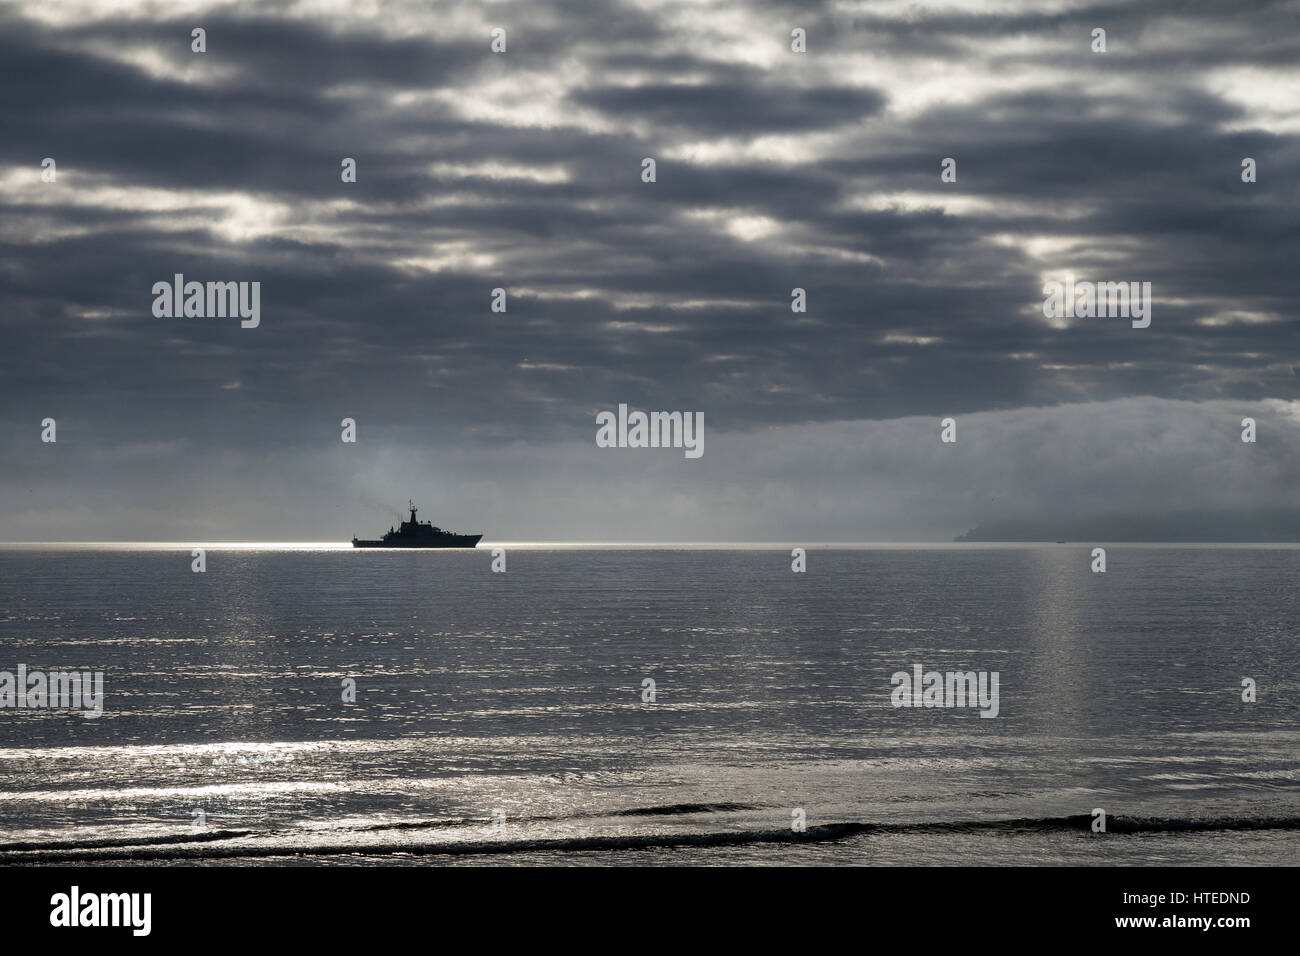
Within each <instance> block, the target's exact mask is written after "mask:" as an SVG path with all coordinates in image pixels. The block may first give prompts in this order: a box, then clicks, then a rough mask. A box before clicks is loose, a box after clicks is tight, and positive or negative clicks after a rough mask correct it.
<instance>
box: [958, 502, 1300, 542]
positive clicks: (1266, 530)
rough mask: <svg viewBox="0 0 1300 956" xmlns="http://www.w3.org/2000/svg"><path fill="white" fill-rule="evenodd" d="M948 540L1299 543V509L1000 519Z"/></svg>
mask: <svg viewBox="0 0 1300 956" xmlns="http://www.w3.org/2000/svg"><path fill="white" fill-rule="evenodd" d="M953 540H954V541H1144V542H1160V541H1164V542H1170V543H1179V542H1192V541H1206V542H1229V541H1231V542H1259V543H1266V542H1300V510H1297V509H1269V510H1246V509H1242V510H1236V511H1190V510H1189V511H1166V512H1162V513H1159V514H1148V513H1144V514H1133V513H1115V514H1107V515H1094V516H1092V517H1087V518H1069V517H1055V518H1003V519H996V520H993V521H988V522H985V523H983V524H979V525H976V526H975V527H974V528H971V530H969V531H967V532H966V533H965V534H959V535H957V537H955V538H953Z"/></svg>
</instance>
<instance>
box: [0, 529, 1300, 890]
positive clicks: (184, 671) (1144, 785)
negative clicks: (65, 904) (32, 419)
mask: <svg viewBox="0 0 1300 956" xmlns="http://www.w3.org/2000/svg"><path fill="white" fill-rule="evenodd" d="M792 547H793V546H792V545H788V544H787V545H755V546H743V547H735V546H725V545H707V544H703V545H691V546H684V545H683V546H655V547H648V546H647V547H637V546H620V547H597V546H584V545H565V546H556V545H535V544H497V545H493V544H486V543H485V544H481V545H480V546H479V548H478V549H476V550H470V551H409V550H408V551H403V550H378V549H377V550H368V549H367V550H353V549H351V548H346V547H335V546H326V545H311V544H290V545H279V544H276V545H271V544H267V545H238V546H236V545H221V544H211V545H207V546H205V547H204V551H205V554H204V557H203V565H202V566H203V570H202V571H197V570H195V567H196V566H197V564H196V559H195V558H194V556H193V548H192V546H191V545H189V544H186V545H157V544H153V545H151V544H134V545H76V544H61V545H6V546H0V672H8V673H10V674H13V675H16V674H17V671H18V668H19V666H20V665H21V666H22V667H24V668H25V669H26V671H27V673H28V674H31V673H32V672H42V673H51V672H58V671H69V672H70V671H78V672H86V673H95V672H98V673H101V674H102V679H103V685H102V687H103V696H102V701H101V702H100V703H101V705H102V713H101V714H99V715H98V716H87V708H86V707H81V708H76V707H62V708H56V707H51V706H48V705H49V704H50V703H57V701H48V700H47V701H46V702H45V703H46V706H44V707H40V706H29V707H21V708H20V707H18V706H16V703H17V696H16V695H14V696H13V697H12V700H11V702H10V703H9V705H8V706H4V707H0V864H52V865H57V864H73V863H75V864H85V863H101V862H102V863H105V864H111V865H114V866H123V865H139V866H151V865H162V864H176V863H185V864H194V865H205V866H212V865H239V866H285V865H369V866H373V865H402V866H427V865H444V866H464V865H489V866H529V865H584V866H620V865H674V866H676V865H757V866H767V865H800V866H804V865H810V866H820V865H865V866H875V865H890V866H899V865H980V866H1000V865H1024V864H1031V865H1042V864H1046V865H1071V866H1073V865H1078V866H1101V865H1133V866H1144V865H1231V866H1241V865H1247V866H1248V865H1269V864H1295V863H1296V862H1297V860H1300V853H1298V852H1297V851H1300V642H1298V640H1297V637H1298V635H1297V627H1298V623H1297V622H1300V602H1298V598H1297V586H1296V585H1297V581H1298V580H1300V548H1297V547H1295V546H1285V545H1283V546H1244V545H1243V546H1221V545H1207V546H1194V545H1188V546H1166V545H1123V544H1115V545H1109V546H1106V554H1105V559H1106V565H1105V571H1104V572H1100V571H1096V570H1094V567H1095V566H1096V558H1095V557H1094V555H1093V548H1094V545H1093V544H1091V543H1082V544H1075V543H1063V544H1047V545H981V544H952V545H914V544H890V545H862V546H848V545H822V546H816V545H805V546H803V547H804V550H805V554H804V557H803V563H804V565H805V567H806V570H803V571H796V570H793V567H794V566H796V565H797V564H798V563H799V559H798V558H797V557H796V556H794V555H793V554H792ZM494 550H499V551H500V552H501V553H500V554H499V555H498V556H496V557H494V555H493V551H494ZM494 563H495V564H496V565H497V566H498V568H501V567H502V566H503V567H504V570H494V569H493V566H494ZM931 672H938V674H939V676H940V677H941V678H943V676H944V675H946V674H947V673H949V672H952V673H955V674H966V673H968V672H969V673H972V675H973V676H974V675H982V678H985V679H987V680H986V684H985V685H984V686H985V687H986V688H987V689H989V690H990V691H991V689H992V687H993V686H994V685H993V684H992V683H991V680H992V678H993V676H994V675H996V688H997V706H996V714H994V708H992V707H980V706H972V703H976V702H975V701H972V700H971V699H967V700H965V701H963V700H962V699H961V696H962V695H959V694H957V693H955V689H956V687H955V685H954V688H953V689H954V693H948V692H947V684H946V683H945V684H940V685H939V689H938V692H937V693H936V695H935V696H934V697H933V699H932V700H931V701H930V703H931V704H932V705H933V706H925V700H924V699H923V697H922V695H921V692H920V690H919V689H918V690H917V693H916V696H915V698H913V697H912V696H911V695H910V693H907V694H905V693H904V691H905V690H906V687H905V686H904V684H903V683H902V682H901V681H899V680H898V677H899V675H902V676H906V677H909V678H910V677H911V676H913V675H916V674H918V673H919V674H923V675H928V674H929V673H931ZM2 677H3V675H0V679H2ZM12 679H14V678H11V680H12ZM945 679H946V678H945ZM926 682H927V683H929V679H928V678H926ZM0 703H3V701H2V700H0ZM900 703H901V704H903V705H904V706H896V705H898V704H900ZM913 703H915V704H918V706H910V704H913ZM948 705H952V706H948ZM982 714H986V715H987V716H982Z"/></svg>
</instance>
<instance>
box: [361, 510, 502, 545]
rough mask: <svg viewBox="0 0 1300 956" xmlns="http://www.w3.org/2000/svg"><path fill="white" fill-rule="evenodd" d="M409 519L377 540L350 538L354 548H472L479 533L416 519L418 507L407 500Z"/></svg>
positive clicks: (476, 542)
mask: <svg viewBox="0 0 1300 956" xmlns="http://www.w3.org/2000/svg"><path fill="white" fill-rule="evenodd" d="M407 505H408V506H409V507H410V509H411V520H410V521H403V522H402V523H401V524H400V525H398V526H397V527H396V528H389V529H388V533H387V534H386V535H384V536H383V537H382V538H380V539H379V540H378V541H362V540H361V539H359V538H353V539H352V547H354V548H472V547H474V546H475V545H477V544H478V539H479V538H481V537H483V536H482V535H481V534H456V533H455V532H452V531H443V530H442V529H441V528H435V527H434V526H433V525H431V524H429V522H427V521H416V520H415V513H416V512H417V511H419V510H420V509H418V508H416V507H415V503H414V502H411V501H408V502H407Z"/></svg>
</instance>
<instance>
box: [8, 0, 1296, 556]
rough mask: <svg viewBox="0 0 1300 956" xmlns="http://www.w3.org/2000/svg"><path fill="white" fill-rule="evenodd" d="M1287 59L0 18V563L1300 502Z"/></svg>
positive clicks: (401, 23)
mask: <svg viewBox="0 0 1300 956" xmlns="http://www.w3.org/2000/svg"><path fill="white" fill-rule="evenodd" d="M195 28H202V29H203V30H204V31H206V35H205V40H206V50H205V52H195V51H194V50H193V49H192V43H193V39H192V31H193V30H194V29H195ZM495 29H501V30H504V31H505V33H504V38H505V51H504V52H494V51H493V50H492V48H491V45H492V43H493V30H495ZM796 29H799V30H802V31H804V33H803V36H804V37H805V38H806V40H805V44H806V47H805V52H795V51H794V50H792V43H793V42H794V41H793V40H792V31H794V30H796ZM1097 29H1103V30H1105V45H1106V49H1105V52H1095V51H1094V49H1093V47H1094V45H1095V41H1094V38H1093V34H1094V31H1095V30H1097ZM1298 63H1300V2H1297V0H1290V2H1262V0H1261V2H1247V0H1243V2H1235V3H1232V4H1223V3H1218V2H1215V3H1211V2H1196V0H1150V2H1143V3H1141V4H1134V3H1122V2H1121V3H1094V2H1068V0H1065V2H1051V0H1048V2H1036V3H1021V2H1012V0H985V2H976V0H956V2H948V3H928V4H918V3H912V2H857V3H849V2H846V3H824V4H819V3H799V4H780V3H766V2H735V3H720V2H711V3H703V2H610V3H604V4H600V5H599V6H598V7H597V5H594V4H592V3H590V2H586V0H583V2H579V0H560V2H546V0H540V2H538V0H527V2H518V3H514V2H503V3H484V2H436V3H430V2H409V3H407V2H395V3H381V2H374V3H366V2H350V3H342V2H323V0H315V2H311V0H304V2H279V0H271V2H258V3H256V4H253V3H188V2H184V0H180V2H177V0H168V2H166V3H162V2H138V0H40V2H36V0H17V2H8V0H6V2H0V326H2V327H3V332H4V336H3V338H4V343H3V346H0V540H11V541H25V540H176V541H184V540H201V541H218V540H292V541H303V540H346V539H347V538H349V537H351V536H352V535H358V536H361V537H372V536H375V535H377V534H378V533H380V532H382V531H384V530H386V529H387V528H388V526H389V525H390V524H391V523H392V522H393V520H395V518H396V517H397V515H398V513H399V511H400V509H401V508H402V506H403V505H404V504H405V502H406V500H407V499H408V498H412V499H414V500H415V501H416V503H417V504H418V505H419V506H420V508H421V512H420V513H421V517H423V518H428V519H430V520H432V521H433V522H434V523H435V524H439V525H441V526H443V527H447V528H451V529H454V530H458V531H463V532H472V533H482V534H484V535H485V538H484V541H485V542H491V541H494V540H495V541H609V542H629V541H670V542H671V541H790V542H793V543H796V544H797V543H799V542H824V541H873V540H902V541H920V540H934V541H946V540H951V539H952V537H953V536H954V535H957V534H960V533H962V532H965V531H967V530H969V529H970V528H972V527H974V526H976V525H979V524H983V523H989V522H997V521H1002V520H1030V521H1033V520H1037V519H1051V518H1060V517H1062V516H1068V517H1070V518H1072V519H1077V518H1080V517H1086V516H1088V515H1093V514H1128V513H1131V514H1142V515H1146V516H1152V515H1155V516H1159V515H1161V514H1168V515H1170V516H1171V520H1177V521H1178V522H1180V523H1183V524H1184V525H1185V524H1186V522H1188V521H1193V522H1194V521H1195V518H1189V517H1188V515H1189V514H1195V513H1198V512H1200V513H1205V514H1214V513H1218V512H1229V511H1239V510H1241V509H1249V508H1267V509H1294V508H1298V507H1300V482H1297V481H1296V475H1297V466H1298V465H1300V400H1298V398H1297V389H1298V387H1300V373H1298V372H1297V369H1298V368H1300V355H1298V354H1297V347H1298V346H1300V336H1298V335H1297V333H1298V332H1300V321H1298V316H1297V303H1300V277H1298V272H1300V268H1298V263H1297V250H1298V249H1300V203H1298V202H1297V200H1298V198H1300V69H1297V64H1298ZM1247 157H1249V158H1251V159H1253V160H1254V161H1255V168H1256V181H1254V182H1243V181H1242V179H1243V177H1242V161H1243V159H1244V158H1247ZM46 158H51V159H53V160H55V177H54V181H53V182H49V181H45V180H44V179H43V168H42V161H43V160H44V159H46ZM345 158H351V159H354V160H355V162H356V181H355V182H344V181H343V175H342V172H341V168H342V163H343V160H344V159H345ZM646 158H652V159H654V160H655V178H654V181H653V182H645V181H643V160H644V159H646ZM945 158H951V159H954V160H955V161H956V163H955V170H956V177H955V181H947V182H945V181H943V179H942V178H941V168H942V161H943V160H944V159H945ZM176 273H181V274H183V275H184V276H185V278H186V280H187V281H190V280H197V281H200V282H206V281H221V282H226V281H233V282H250V283H251V282H258V283H259V284H260V285H259V288H260V316H259V320H260V321H259V324H258V325H257V327H255V328H244V327H242V326H241V323H240V321H239V319H238V318H231V317H200V316H189V317H184V316H182V317H160V316H157V315H155V309H154V299H155V295H154V292H153V291H152V290H153V287H154V284H155V283H158V282H171V280H172V277H173V275H175V274H176ZM1067 273H1068V274H1073V275H1074V276H1076V277H1077V278H1078V279H1079V280H1089V281H1098V282H1102V281H1122V282H1149V283H1150V284H1151V324H1150V325H1149V327H1146V328H1135V327H1133V325H1132V324H1131V323H1130V321H1128V320H1127V319H1126V318H1123V317H1078V318H1076V317H1073V316H1070V317H1066V318H1058V317H1047V316H1045V315H1044V307H1043V306H1044V298H1045V296H1044V291H1043V286H1044V283H1046V282H1049V281H1052V280H1061V279H1063V277H1064V276H1065V275H1066V274H1067ZM498 288H501V289H504V290H505V292H506V298H505V303H506V304H505V311H504V312H494V311H493V310H492V302H493V290H494V289H498ZM795 288H800V289H803V290H805V293H806V305H807V307H806V311H804V312H795V311H792V308H791V303H792V290H793V289H795ZM619 404H626V405H628V406H629V407H630V408H633V409H641V410H645V411H654V410H663V411H683V412H691V413H700V414H702V415H703V420H704V442H703V448H704V452H703V454H702V455H701V456H700V457H699V458H688V457H687V456H685V455H684V454H683V453H682V450H681V449H675V448H603V447H598V446H597V443H596V431H597V429H596V415H597V414H598V413H599V412H601V411H603V410H614V409H617V407H618V405H619ZM1245 417H1251V418H1254V419H1255V420H1256V423H1257V440H1256V441H1255V442H1254V443H1245V442H1243V441H1242V440H1241V432H1242V424H1241V422H1242V419H1243V418H1245ZM47 418H52V419H54V421H55V423H56V433H55V438H56V440H55V441H53V442H49V441H42V433H43V430H44V429H43V426H42V422H43V420H45V419H47ZM344 418H351V419H353V420H354V421H355V422H356V439H357V440H356V441H355V442H353V443H345V442H343V441H342V440H341V433H342V428H341V422H342V420H343V419H344ZM944 418H952V419H953V420H954V421H955V422H956V439H957V440H956V441H955V442H951V443H945V442H942V441H941V440H940V432H941V425H940V422H941V420H942V419H944ZM1184 530H1185V529H1184Z"/></svg>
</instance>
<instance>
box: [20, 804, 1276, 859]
mask: <svg viewBox="0 0 1300 956" xmlns="http://www.w3.org/2000/svg"><path fill="white" fill-rule="evenodd" d="M754 809H757V808H755V807H752V806H750V805H748V804H727V803H722V804H670V805H666V806H662V807H643V808H636V809H630V810H621V811H612V812H606V813H603V814H583V815H580V816H573V817H563V818H558V817H534V818H512V820H511V822H512V824H513V825H515V826H517V827H522V826H526V825H527V824H529V823H540V822H547V821H554V820H557V819H558V820H577V819H584V818H590V817H602V818H606V819H608V818H614V817H638V816H639V817H655V816H675V815H685V814H702V813H728V812H736V811H743V810H754ZM489 822H490V821H486V820H482V819H452V820H423V821H409V822H398V823H385V824H375V825H372V826H364V827H356V828H349V829H346V830H343V829H340V830H339V831H337V832H336V831H321V830H307V829H296V830H274V831H262V832H258V831H251V830H221V831H215V832H211V833H200V834H178V835H175V836H157V837H142V838H139V839H130V838H116V839H102V840H88V841H80V842H78V841H59V842H51V843H30V842H29V843H5V844H0V865H21V864H24V863H29V864H41V863H95V862H107V861H111V860H129V861H137V862H139V861H152V860H159V861H173V862H185V861H187V860H188V861H196V862H198V861H204V860H217V859H236V858H240V857H244V858H269V857H330V856H391V855H395V854H405V855H411V856H478V855H489V854H501V853H532V852H556V853H578V852H587V851H602V850H606V851H608V850H642V849H668V848H673V847H683V848H690V847H720V846H742V845H751V844H762V843H823V842H830V841H838V840H844V839H848V838H851V837H855V836H863V835H887V834H891V833H911V834H916V833H980V832H1004V833H1006V832H1015V831H1020V832H1040V833H1041V832H1071V831H1073V832H1089V831H1091V828H1092V822H1093V818H1092V817H1091V816H1090V815H1087V814H1078V815H1074V816H1062V817H1022V818H1015V819H1002V820H955V821H942V820H939V821H919V822H910V823H868V822H859V821H846V822H840V823H827V824H820V825H810V826H808V827H807V829H806V830H804V831H802V832H796V831H794V830H792V829H790V828H789V827H782V828H771V829H729V830H714V831H709V832H661V833H634V834H617V833H616V834H594V835H590V836H558V837H548V836H520V837H515V836H511V835H509V831H505V832H503V834H502V835H499V836H498V835H494V836H493V837H490V838H485V839H476V840H463V841H455V842H449V841H448V840H446V839H445V838H444V839H425V840H420V839H411V840H409V841H407V842H402V843H396V842H387V843H373V842H369V841H367V840H366V839H365V838H364V837H363V834H366V833H374V832H376V831H384V830H402V831H408V832H412V833H414V832H416V831H419V830H425V831H429V832H430V834H431V835H432V834H433V833H437V832H439V831H442V832H445V830H446V828H448V827H469V826H473V827H482V826H485V825H487V824H488V823H489ZM1231 830H1300V817H1222V818H1215V819H1193V818H1170V817H1124V816H1109V817H1107V820H1106V832H1107V834H1109V835H1114V834H1120V835H1124V834H1134V833H1194V832H1207V831H1231ZM322 833H325V834H327V838H326V839H318V838H319V837H320V836H321V835H322ZM349 834H351V835H353V838H352V839H349V838H348V835H349ZM241 840H248V841H249V842H237V843H233V844H232V843H231V841H241ZM223 844H224V845H223Z"/></svg>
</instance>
